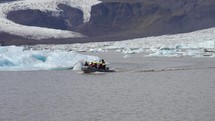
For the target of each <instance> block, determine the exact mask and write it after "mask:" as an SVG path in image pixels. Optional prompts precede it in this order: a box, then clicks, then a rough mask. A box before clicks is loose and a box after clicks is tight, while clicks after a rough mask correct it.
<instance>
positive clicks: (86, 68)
mask: <svg viewBox="0 0 215 121" xmlns="http://www.w3.org/2000/svg"><path fill="white" fill-rule="evenodd" d="M81 70H82V71H83V72H84V73H93V72H116V71H115V70H110V69H109V68H106V69H99V68H95V67H91V66H82V67H81Z"/></svg>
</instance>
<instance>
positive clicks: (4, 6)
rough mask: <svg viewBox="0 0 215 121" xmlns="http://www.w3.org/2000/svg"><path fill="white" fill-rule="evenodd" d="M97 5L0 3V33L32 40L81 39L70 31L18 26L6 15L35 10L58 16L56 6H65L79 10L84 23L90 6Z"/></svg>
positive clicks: (43, 0)
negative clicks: (18, 11)
mask: <svg viewBox="0 0 215 121" xmlns="http://www.w3.org/2000/svg"><path fill="white" fill-rule="evenodd" d="M97 3H99V1H98V0H21V1H15V2H8V3H1V4H0V32H6V33H10V34H14V35H19V36H22V37H27V38H32V39H46V38H69V37H83V35H81V34H79V33H76V32H71V31H65V30H56V29H48V28H42V27H30V26H24V25H19V24H17V23H14V22H13V21H10V20H8V19H7V14H8V12H10V11H16V10H26V9H37V10H41V11H52V12H53V14H56V15H58V13H59V12H60V10H59V9H58V7H57V5H58V4H66V5H69V6H71V7H75V8H78V9H81V10H82V11H83V13H84V21H85V22H87V21H88V20H89V18H90V11H91V6H92V5H95V4H97Z"/></svg>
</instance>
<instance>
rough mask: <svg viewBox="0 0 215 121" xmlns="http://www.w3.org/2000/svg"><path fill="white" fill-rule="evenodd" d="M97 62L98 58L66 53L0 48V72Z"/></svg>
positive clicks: (54, 67) (48, 68)
mask: <svg viewBox="0 0 215 121" xmlns="http://www.w3.org/2000/svg"><path fill="white" fill-rule="evenodd" d="M83 60H86V61H94V60H99V58H98V57H95V56H88V55H83V54H79V53H76V52H72V51H70V52H68V51H50V50H41V51H33V50H25V49H24V48H23V47H16V46H9V47H0V70H1V71H9V70H50V69H58V68H73V67H74V65H76V64H77V62H80V61H83Z"/></svg>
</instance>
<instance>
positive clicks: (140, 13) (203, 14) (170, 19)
mask: <svg viewBox="0 0 215 121" xmlns="http://www.w3.org/2000/svg"><path fill="white" fill-rule="evenodd" d="M214 3H215V1H214V2H211V1H207V2H205V1H202V0H170V1H169V2H166V3H164V4H162V3H159V2H158V1H157V0H154V2H153V0H152V1H150V2H143V1H142V2H125V1H124V2H105V3H101V4H98V5H95V6H93V7H92V13H91V14H92V16H91V19H90V22H89V23H88V24H87V25H85V26H84V27H80V32H82V33H84V34H86V35H88V36H114V37H116V38H123V39H126V38H135V37H145V36H157V35H163V34H175V33H183V32H190V31H194V30H199V29H205V28H210V27H214V26H215V23H214V22H213V21H215V4H214Z"/></svg>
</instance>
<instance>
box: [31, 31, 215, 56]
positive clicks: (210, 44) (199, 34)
mask: <svg viewBox="0 0 215 121" xmlns="http://www.w3.org/2000/svg"><path fill="white" fill-rule="evenodd" d="M33 48H34V49H42V48H49V49H52V50H73V51H96V52H98V51H108V50H116V51H118V52H122V53H124V54H134V53H141V52H147V53H149V56H201V55H204V54H205V52H204V50H205V49H208V50H212V51H215V28H210V29H205V30H199V31H195V32H190V33H183V34H175V35H163V36H158V37H146V38H138V39H130V40H124V41H116V42H97V43H86V44H72V45H50V46H47V45H37V46H34V47H33ZM210 54H212V56H214V53H210Z"/></svg>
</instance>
